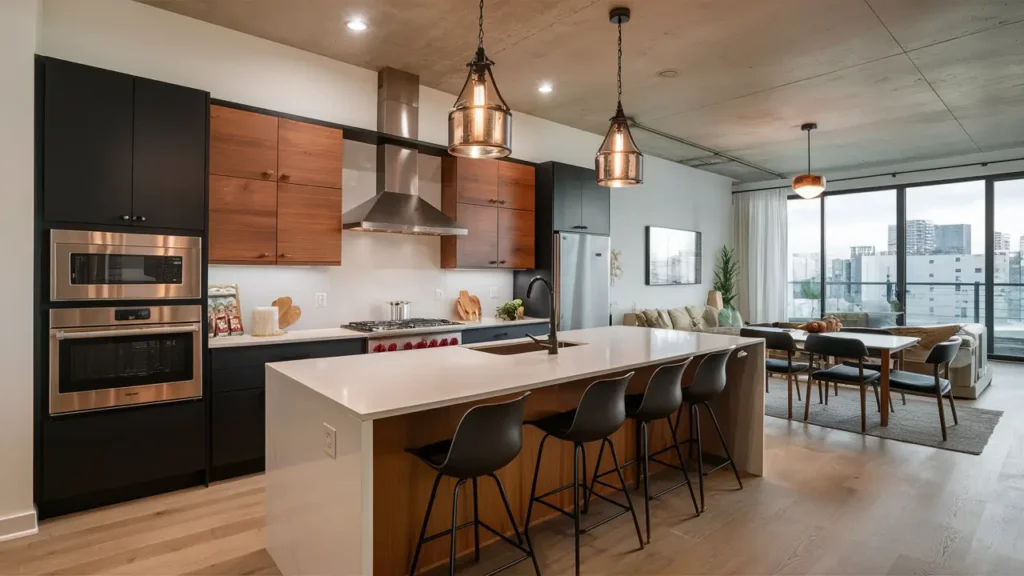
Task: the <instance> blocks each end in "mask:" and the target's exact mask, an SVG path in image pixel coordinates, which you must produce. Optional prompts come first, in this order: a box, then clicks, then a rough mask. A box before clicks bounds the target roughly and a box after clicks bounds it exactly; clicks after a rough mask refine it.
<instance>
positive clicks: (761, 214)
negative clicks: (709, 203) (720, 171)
mask: <svg viewBox="0 0 1024 576" xmlns="http://www.w3.org/2000/svg"><path fill="white" fill-rule="evenodd" d="M789 192H790V190H789V188H779V189H777V190H762V191H760V192H744V193H742V194H733V196H732V236H733V248H734V249H735V250H736V261H737V263H738V264H739V268H740V278H739V282H738V283H737V292H739V294H738V295H737V299H738V300H739V305H738V306H737V308H739V311H740V314H742V315H743V319H744V320H746V321H748V322H784V321H785V320H786V288H787V284H786V254H787V252H788V247H787V245H786V240H787V226H786V197H787V196H788V195H789Z"/></svg>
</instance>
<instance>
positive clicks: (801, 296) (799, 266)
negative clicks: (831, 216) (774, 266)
mask: <svg viewBox="0 0 1024 576" xmlns="http://www.w3.org/2000/svg"><path fill="white" fill-rule="evenodd" d="M786 208H787V214H786V222H787V226H788V227H789V230H788V238H787V245H788V246H789V259H788V260H789V270H788V271H787V274H786V278H788V279H789V289H788V291H787V298H786V316H787V320H788V321H790V322H806V321H807V320H813V319H816V318H821V199H820V198H814V199H813V200H804V199H802V198H801V199H798V200H790V201H789V202H787V203H786Z"/></svg>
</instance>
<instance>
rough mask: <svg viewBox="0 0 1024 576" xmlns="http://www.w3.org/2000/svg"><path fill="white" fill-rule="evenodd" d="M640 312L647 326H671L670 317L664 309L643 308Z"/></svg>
mask: <svg viewBox="0 0 1024 576" xmlns="http://www.w3.org/2000/svg"><path fill="white" fill-rule="evenodd" d="M641 314H643V316H644V322H645V324H647V327H648V328H672V319H671V318H669V316H668V312H666V311H665V310H644V311H643V312H641Z"/></svg>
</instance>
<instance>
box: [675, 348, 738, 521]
mask: <svg viewBox="0 0 1024 576" xmlns="http://www.w3.org/2000/svg"><path fill="white" fill-rule="evenodd" d="M730 354H732V349H731V348H730V349H728V350H723V351H721V352H712V353H711V354H708V355H707V356H704V358H703V359H701V361H700V364H699V365H698V366H697V372H696V374H694V375H693V384H692V385H690V386H687V387H686V388H683V400H684V401H685V402H686V403H687V405H688V406H689V409H690V439H689V440H688V443H689V446H688V449H689V454H690V458H693V446H694V443H695V442H696V445H697V472H698V478H699V482H698V485H699V487H700V511H701V512H703V511H704V477H705V476H707V475H708V474H711V473H712V472H716V471H718V470H720V469H721V468H724V467H725V466H732V472H733V474H735V475H736V482H738V483H739V485H740V490H742V489H743V480H740V471H739V470H738V469H737V468H736V463H735V462H733V460H732V454H731V453H730V452H729V445H728V444H726V442H725V436H724V435H723V434H722V428H721V426H719V425H718V418H716V417H715V411H714V410H712V409H711V405H710V404H708V402H709V401H711V400H712V399H714V398H715V396H718V395H719V394H721V393H722V390H725V384H726V379H725V363H726V361H727V360H728V359H729V355H730ZM701 406H703V407H704V408H705V409H706V410H707V411H708V414H710V415H711V422H713V423H714V425H715V431H716V432H718V439H719V440H720V441H721V442H722V450H724V451H725V458H726V460H725V462H722V463H721V464H719V465H718V466H715V467H714V468H712V469H711V470H708V471H705V470H704V451H703V450H702V449H701V447H702V446H703V445H702V444H701V437H700V407H701ZM680 410H682V408H681V407H680ZM676 421H677V422H678V419H677V420H676Z"/></svg>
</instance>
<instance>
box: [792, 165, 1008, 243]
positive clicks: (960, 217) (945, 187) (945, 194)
mask: <svg viewBox="0 0 1024 576" xmlns="http://www.w3.org/2000/svg"><path fill="white" fill-rule="evenodd" d="M819 202H820V201H819V200H799V201H790V202H789V253H790V254H799V253H805V252H817V251H818V249H819V243H820V237H819V229H820V225H819V219H820V213H819V209H820V208H819ZM907 219H908V220H931V221H932V223H933V224H970V225H971V251H972V252H973V253H975V254H983V253H984V252H985V183H984V181H975V182H962V183H958V184H942V185H938V186H921V187H915V188H907ZM825 222H826V224H825V226H826V231H827V235H826V243H827V246H826V250H825V252H826V258H827V259H832V258H849V257H850V247H851V246H874V247H875V249H876V250H877V251H879V252H881V251H883V250H887V249H888V244H889V225H890V224H896V192H895V190H892V191H881V192H867V193H862V194H844V195H841V196H832V197H829V198H826V199H825ZM995 229H996V230H997V231H999V232H1008V233H1009V234H1010V235H1011V236H1012V241H1011V242H1012V243H1011V245H1010V249H1011V250H1018V249H1019V247H1020V237H1021V235H1022V234H1024V180H1012V181H1007V182H997V183H996V212H995Z"/></svg>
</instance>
